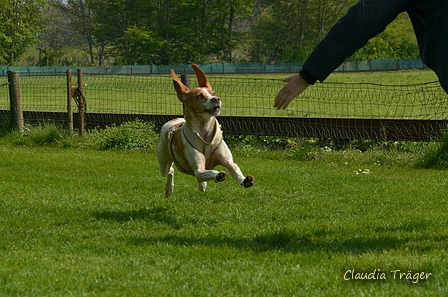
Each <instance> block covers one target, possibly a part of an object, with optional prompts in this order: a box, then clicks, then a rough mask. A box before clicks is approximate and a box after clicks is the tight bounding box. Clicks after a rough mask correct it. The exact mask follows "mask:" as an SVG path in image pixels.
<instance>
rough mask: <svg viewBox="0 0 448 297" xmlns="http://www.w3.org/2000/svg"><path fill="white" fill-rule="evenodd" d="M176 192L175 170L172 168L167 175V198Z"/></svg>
mask: <svg viewBox="0 0 448 297" xmlns="http://www.w3.org/2000/svg"><path fill="white" fill-rule="evenodd" d="M173 191H174V168H173V166H171V167H170V169H169V171H168V174H167V175H166V182H165V197H166V198H168V197H170V196H171V194H173Z"/></svg>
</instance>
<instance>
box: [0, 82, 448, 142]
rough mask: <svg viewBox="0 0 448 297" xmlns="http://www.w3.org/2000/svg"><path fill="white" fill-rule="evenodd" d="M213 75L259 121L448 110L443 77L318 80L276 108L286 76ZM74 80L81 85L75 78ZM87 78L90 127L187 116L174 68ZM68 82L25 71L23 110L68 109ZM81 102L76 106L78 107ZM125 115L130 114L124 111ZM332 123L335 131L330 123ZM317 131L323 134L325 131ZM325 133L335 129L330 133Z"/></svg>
mask: <svg viewBox="0 0 448 297" xmlns="http://www.w3.org/2000/svg"><path fill="white" fill-rule="evenodd" d="M209 79H210V81H211V83H212V85H213V88H214V90H215V91H216V92H217V94H218V95H219V96H220V98H221V100H222V102H223V109H222V115H223V116H230V117H263V118H262V119H261V120H260V119H258V120H257V122H260V121H263V119H264V120H265V121H266V122H269V121H272V119H271V120H268V118H276V119H278V120H277V121H283V122H287V121H288V119H291V118H307V119H381V120H439V121H444V120H446V119H447V116H448V95H447V94H446V93H445V92H444V91H443V89H442V88H441V87H440V86H439V83H438V82H428V83H423V84H411V85H385V84H373V83H332V82H326V83H318V84H316V85H314V86H313V87H312V88H308V89H307V90H306V91H305V92H304V93H303V94H302V95H301V96H299V97H298V98H296V99H295V100H293V101H292V103H291V104H290V106H289V107H288V109H286V110H276V109H274V108H273V103H274V98H275V96H276V94H277V93H278V91H279V90H280V89H281V88H282V87H283V86H284V82H282V81H281V80H279V79H268V78H262V77H258V78H251V77H248V76H237V75H209ZM73 82H74V83H73V85H76V80H75V79H74V80H73ZM82 82H83V85H82V90H83V93H84V97H85V98H86V102H87V109H86V111H87V114H86V121H87V122H86V125H87V126H89V120H90V121H91V123H90V126H92V125H99V124H104V123H106V124H111V123H114V122H117V116H118V115H136V116H141V115H164V116H165V117H164V118H163V119H164V120H165V119H167V118H169V117H170V116H171V117H172V116H174V115H182V103H181V102H180V101H179V100H178V99H177V97H176V93H175V91H174V88H173V84H172V79H171V76H170V75H94V74H87V75H85V74H84V75H83V79H82ZM66 84H67V82H66V77H65V75H52V76H37V75H36V76H32V75H30V76H22V77H21V78H20V86H21V93H22V101H23V110H24V111H34V112H40V113H36V114H40V115H39V117H49V115H48V113H64V112H66V111H67V85H66ZM194 87H197V82H196V80H195V79H193V77H192V79H191V88H194ZM8 98H9V95H8V87H7V80H3V77H0V109H1V110H8V109H9V99H8ZM74 108H75V111H76V107H74ZM42 112H44V113H42ZM31 117H32V116H31ZM36 117H37V116H36ZM125 118H126V119H127V118H129V117H123V119H125ZM29 120H31V121H32V120H33V119H31V118H29ZM36 120H37V119H36ZM39 120H42V119H39ZM53 120H56V121H61V122H62V124H64V121H65V119H64V117H63V116H60V115H59V116H57V117H54V119H53ZM120 121H121V120H120ZM321 121H322V120H321ZM235 122H237V123H239V124H238V125H239V127H237V128H235V127H232V130H233V131H234V132H233V133H239V134H243V135H244V134H254V133H256V132H257V131H256V130H257V129H255V132H254V129H252V128H251V129H248V124H244V121H240V120H236V121H235ZM326 122H328V123H330V122H331V121H326ZM333 122H334V123H337V122H338V121H333ZM339 122H340V121H339ZM342 128H343V129H347V127H345V128H344V127H341V129H342ZM276 129H278V128H276ZM283 129H289V128H287V127H285V128H283ZM325 129H327V132H328V127H327V128H325ZM332 129H339V128H338V127H333V128H332ZM237 130H239V132H238V131H237ZM261 130H263V131H261ZM268 130H269V128H263V129H259V131H258V132H259V134H260V135H261V134H266V135H278V134H281V135H290V136H300V135H298V134H300V132H297V129H292V130H293V131H291V132H290V133H289V132H288V131H281V132H280V133H279V132H272V131H271V132H270V131H268ZM299 130H300V129H299ZM425 133H427V132H425ZM321 134H322V135H324V133H321ZM336 134H337V135H336ZM340 135H353V133H341V132H340V131H339V132H335V137H340ZM316 137H319V135H318V133H317V135H316ZM325 137H331V135H328V133H326V134H325ZM352 137H355V136H352Z"/></svg>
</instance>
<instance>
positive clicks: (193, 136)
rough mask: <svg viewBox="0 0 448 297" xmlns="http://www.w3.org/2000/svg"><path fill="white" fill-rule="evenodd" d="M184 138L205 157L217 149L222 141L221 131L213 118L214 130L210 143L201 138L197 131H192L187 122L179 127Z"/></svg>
mask: <svg viewBox="0 0 448 297" xmlns="http://www.w3.org/2000/svg"><path fill="white" fill-rule="evenodd" d="M181 129H182V134H183V136H184V137H185V140H187V142H188V143H189V144H190V145H191V146H192V147H193V148H194V149H195V150H197V151H199V152H200V153H202V154H203V155H204V156H205V157H206V158H207V159H208V158H209V157H211V155H212V154H213V153H214V152H215V151H216V150H217V149H218V147H219V146H220V145H221V142H222V131H221V127H220V125H219V123H218V121H217V120H216V119H215V131H213V138H212V141H211V142H210V143H208V142H206V141H205V140H204V139H202V138H201V137H200V136H199V134H198V133H194V132H193V130H192V129H191V127H190V126H189V125H188V123H185V124H183V125H182V127H181Z"/></svg>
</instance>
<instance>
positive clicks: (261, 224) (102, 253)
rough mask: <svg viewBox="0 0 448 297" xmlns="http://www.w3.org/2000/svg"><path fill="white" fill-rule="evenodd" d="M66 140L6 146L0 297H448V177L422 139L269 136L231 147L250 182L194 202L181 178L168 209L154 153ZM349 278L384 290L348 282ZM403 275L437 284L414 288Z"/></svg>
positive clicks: (1, 153) (211, 190)
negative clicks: (377, 275) (369, 142)
mask: <svg viewBox="0 0 448 297" xmlns="http://www.w3.org/2000/svg"><path fill="white" fill-rule="evenodd" d="M108 135H109V134H108ZM64 139H65V138H63V139H62V140H57V141H56V143H53V144H52V145H51V146H48V145H47V146H41V145H40V144H39V145H37V144H36V143H27V144H19V145H17V144H12V140H11V138H3V139H0V168H1V171H0V180H1V187H0V197H1V198H0V209H1V213H2V215H1V216H0V234H1V235H0V263H2V265H1V266H0V296H70V295H74V296H442V295H446V294H447V293H448V291H447V288H448V282H447V279H448V269H447V267H448V265H447V264H448V257H447V255H448V254H447V247H448V246H447V245H448V244H447V240H446V239H447V237H446V236H447V232H448V220H447V219H448V215H447V212H446V205H447V196H446V186H447V182H448V172H447V171H445V170H436V169H419V168H416V167H415V163H416V161H417V160H419V159H420V158H421V157H422V155H424V153H425V151H426V150H427V147H428V144H412V143H407V144H404V143H385V144H381V145H380V146H376V147H375V146H372V147H371V148H370V149H367V150H366V151H365V152H361V151H359V150H357V149H354V148H347V149H346V150H343V151H337V150H334V149H332V146H331V145H329V146H313V145H314V144H313V141H307V142H306V143H305V144H302V145H301V148H299V147H298V144H297V143H292V142H289V144H286V149H284V150H269V149H266V148H263V147H265V145H268V146H272V145H273V144H274V143H277V142H276V140H275V139H272V138H264V144H263V146H261V145H257V146H254V145H249V144H245V143H244V142H241V140H240V142H238V141H237V140H234V139H229V143H230V144H231V146H232V151H233V153H234V157H235V161H236V162H237V163H238V164H239V165H240V167H241V168H242V170H243V172H244V173H245V174H253V175H254V176H255V178H256V184H255V186H254V187H252V188H249V189H244V188H242V187H241V186H239V185H238V184H237V182H236V181H235V180H233V179H232V178H228V179H227V180H225V181H224V182H222V183H217V184H216V183H209V187H208V189H207V192H206V193H200V192H199V191H198V190H197V189H196V182H195V180H194V178H192V177H191V176H187V175H183V174H179V173H177V174H176V176H175V182H176V185H175V192H174V194H173V196H172V197H170V198H169V199H166V198H164V194H163V188H164V178H163V177H161V176H160V175H159V173H158V164H157V161H156V156H155V153H154V149H153V148H151V147H149V148H147V149H143V150H132V151H124V150H123V149H118V150H117V149H115V150H93V149H79V148H77V149H74V148H61V147H58V146H59V145H58V143H59V144H60V146H67V143H66V144H65V145H64V144H61V143H60V142H63V141H67V140H66V139H65V140H64ZM72 141H73V143H75V141H74V140H72ZM266 142H270V143H271V144H269V143H266ZM251 143H253V141H252V142H251ZM283 144H284V143H283ZM77 145H79V143H78V144H77ZM304 147H305V148H304ZM357 147H359V145H358V146H357ZM373 147H375V148H374V149H373ZM380 148H382V149H380ZM301 149H303V150H305V152H306V151H308V153H309V154H308V155H309V156H310V155H312V156H313V158H308V159H313V161H300V160H298V158H299V157H298V156H302V157H300V158H299V159H307V158H303V156H306V155H307V154H306V153H304V152H302V151H301ZM353 269H354V270H355V273H356V272H364V273H371V272H373V271H374V270H375V269H377V271H378V269H379V270H380V271H381V272H384V273H385V275H386V277H387V279H386V280H344V275H346V276H347V275H348V274H346V272H347V271H349V270H353ZM395 270H400V271H401V272H405V273H407V272H408V271H412V275H415V273H417V272H427V273H431V274H432V275H431V276H430V277H429V279H428V280H419V281H418V282H417V283H413V282H412V280H406V279H401V280H400V279H399V274H397V275H396V278H398V279H394V278H393V276H394V275H393V273H392V272H391V271H395Z"/></svg>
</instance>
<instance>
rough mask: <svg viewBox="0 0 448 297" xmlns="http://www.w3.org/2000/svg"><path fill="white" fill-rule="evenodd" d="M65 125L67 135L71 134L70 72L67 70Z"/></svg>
mask: <svg viewBox="0 0 448 297" xmlns="http://www.w3.org/2000/svg"><path fill="white" fill-rule="evenodd" d="M67 124H68V133H69V134H70V135H71V134H72V133H73V109H72V71H71V70H70V69H68V70H67Z"/></svg>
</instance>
